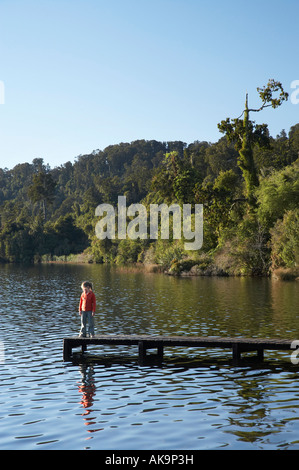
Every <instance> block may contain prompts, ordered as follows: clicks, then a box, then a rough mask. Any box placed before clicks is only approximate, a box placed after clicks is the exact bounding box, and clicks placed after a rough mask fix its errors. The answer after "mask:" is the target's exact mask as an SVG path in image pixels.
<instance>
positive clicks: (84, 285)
mask: <svg viewBox="0 0 299 470" xmlns="http://www.w3.org/2000/svg"><path fill="white" fill-rule="evenodd" d="M83 287H89V288H90V289H91V290H92V283H91V282H89V281H84V282H82V284H81V289H83Z"/></svg>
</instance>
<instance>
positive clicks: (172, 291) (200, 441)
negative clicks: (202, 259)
mask: <svg viewBox="0 0 299 470" xmlns="http://www.w3.org/2000/svg"><path fill="white" fill-rule="evenodd" d="M83 280H91V281H92V282H93V283H94V291H95V293H96V296H97V301H98V309H97V315H96V317H95V323H96V332H97V333H105V334H113V333H115V334H117V333H124V334H130V333H132V334H133V333H134V334H138V333H143V334H184V335H201V336H204V335H221V336H248V337H277V338H284V337H286V338H291V339H299V322H298V312H299V299H298V286H299V284H298V283H297V282H275V281H271V280H268V279H230V278H218V279H217V278H195V279H193V278H192V279H189V278H188V279H183V278H173V277H168V276H164V275H160V274H143V273H128V272H119V271H116V270H115V269H111V268H110V269H109V268H107V267H105V266H97V265H95V266H94V265H87V266H74V265H72V266H70V265H55V266H54V265H45V266H34V267H28V268H24V267H20V266H6V265H5V266H0V282H1V285H2V292H1V315H0V327H1V330H0V331H1V333H0V340H1V342H2V343H0V346H3V347H1V348H0V405H1V408H0V410H1V411H0V449H79V450H80V449H119V450H121V449H149V450H151V449H169V450H170V449H198V450H201V449H231V450H232V449H299V390H298V380H299V365H298V366H296V365H293V364H291V361H290V353H291V351H290V353H288V352H275V351H274V352H271V351H265V361H264V363H263V364H257V363H254V362H253V361H252V360H250V358H248V359H247V360H245V361H243V362H242V363H240V364H239V365H238V366H237V367H236V366H233V365H232V363H231V351H230V350H221V349H212V350H205V349H189V350H188V349H179V348H173V349H171V348H165V357H164V362H163V364H162V365H161V366H158V365H155V364H152V365H146V366H139V365H138V362H137V350H136V347H125V346H118V347H111V346H105V347H104V346H100V347H90V348H89V350H88V352H87V353H86V354H85V355H84V357H82V356H81V355H80V354H79V352H78V353H77V354H76V355H75V356H76V357H75V359H74V360H73V361H72V362H63V361H62V339H63V337H65V336H71V335H76V334H77V333H78V331H79V326H80V318H79V315H78V313H77V306H78V301H79V297H80V294H81V289H80V284H81V282H82V281H83Z"/></svg>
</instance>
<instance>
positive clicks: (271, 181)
mask: <svg viewBox="0 0 299 470" xmlns="http://www.w3.org/2000/svg"><path fill="white" fill-rule="evenodd" d="M256 194H257V199H258V216H259V219H260V220H261V222H262V223H263V224H265V225H266V226H267V227H269V228H270V227H272V226H273V224H274V223H275V221H276V220H277V219H281V218H282V217H283V215H284V213H285V212H286V211H288V210H291V209H295V208H296V207H298V205H299V160H297V161H296V162H294V163H293V164H292V165H289V166H287V167H285V168H283V169H282V170H280V171H274V172H272V173H270V175H269V176H267V177H265V178H263V179H262V180H261V182H260V187H259V188H258V189H257V192H256Z"/></svg>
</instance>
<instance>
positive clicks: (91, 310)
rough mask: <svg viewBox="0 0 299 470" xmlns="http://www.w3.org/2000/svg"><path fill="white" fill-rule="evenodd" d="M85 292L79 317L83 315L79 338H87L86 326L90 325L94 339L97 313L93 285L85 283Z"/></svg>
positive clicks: (81, 299) (82, 286)
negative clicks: (94, 318) (94, 319)
mask: <svg viewBox="0 0 299 470" xmlns="http://www.w3.org/2000/svg"><path fill="white" fill-rule="evenodd" d="M81 288H82V290H83V292H82V294H81V297H80V303H79V315H81V330H80V333H79V336H81V337H83V338H85V337H86V326H87V324H88V332H89V335H90V337H91V338H93V337H94V321H93V317H94V314H95V311H96V297H95V295H94V293H93V291H92V283H91V282H88V281H85V282H83V283H82V285H81Z"/></svg>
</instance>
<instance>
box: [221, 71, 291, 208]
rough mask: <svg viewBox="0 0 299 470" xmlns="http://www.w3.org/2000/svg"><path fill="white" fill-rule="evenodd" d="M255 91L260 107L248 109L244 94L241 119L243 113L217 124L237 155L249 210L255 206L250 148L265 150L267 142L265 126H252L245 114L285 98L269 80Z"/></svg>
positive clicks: (279, 84) (273, 104) (252, 159)
mask: <svg viewBox="0 0 299 470" xmlns="http://www.w3.org/2000/svg"><path fill="white" fill-rule="evenodd" d="M257 91H258V93H259V96H260V98H261V100H262V105H261V106H260V108H259V109H249V108H248V95H246V101H245V109H244V111H243V112H242V114H241V116H242V115H243V114H244V118H243V120H240V117H241V116H240V117H239V118H237V119H233V120H232V121H231V120H230V118H227V119H226V120H223V121H221V123H220V124H218V128H219V130H220V132H222V133H224V134H225V135H226V137H227V139H228V141H229V142H233V143H234V144H235V148H236V149H237V150H238V152H239V157H238V159H237V163H238V166H239V168H240V169H241V171H242V174H243V177H244V181H245V188H246V193H245V194H246V197H247V199H248V204H249V206H250V207H253V206H255V202H256V201H255V198H254V189H255V187H256V186H258V184H259V180H258V176H257V170H256V165H255V162H254V158H253V147H254V145H259V146H260V147H268V146H269V143H270V139H269V132H268V127H267V125H266V124H255V123H254V122H253V121H250V119H249V113H250V112H259V111H262V110H263V109H264V108H267V107H269V106H272V108H277V107H278V106H280V105H281V104H282V103H283V101H285V100H287V99H288V93H286V92H285V91H284V90H283V87H282V85H281V83H280V82H277V81H275V80H273V79H271V80H269V81H268V83H267V86H264V87H263V88H257ZM279 91H280V94H279V96H276V97H273V93H277V92H279Z"/></svg>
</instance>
